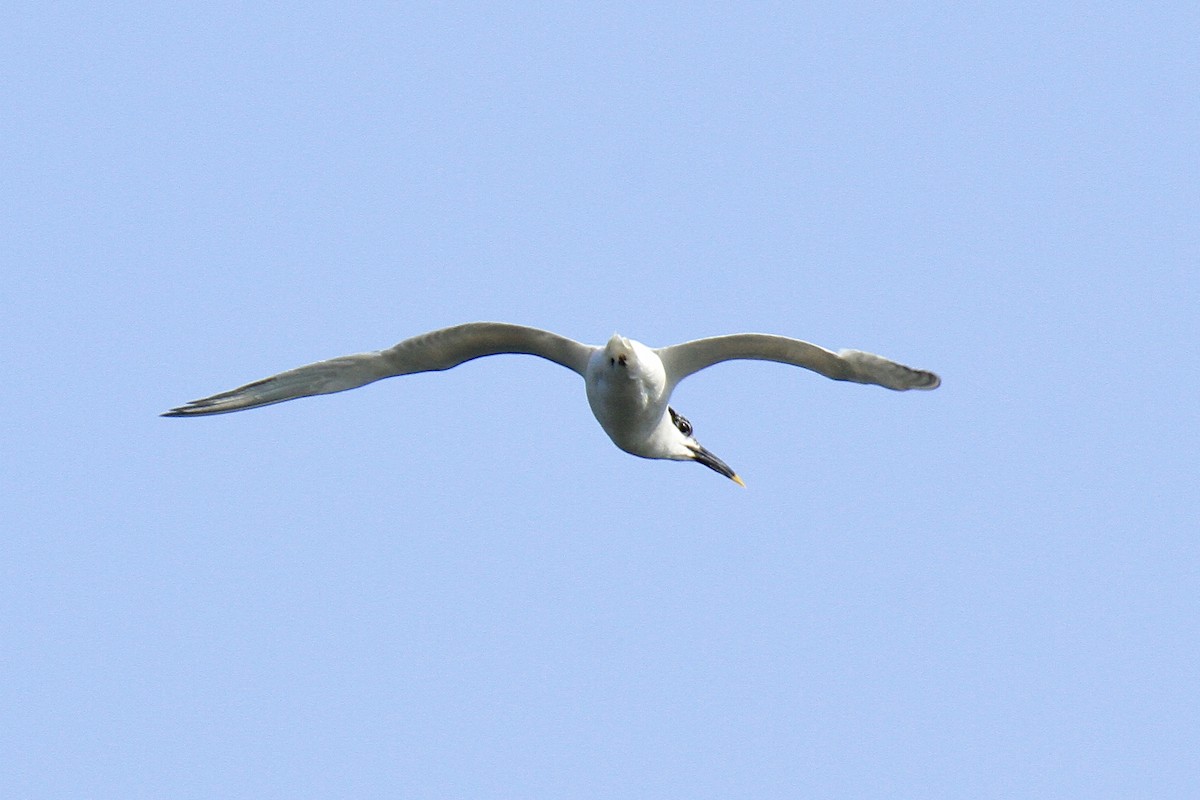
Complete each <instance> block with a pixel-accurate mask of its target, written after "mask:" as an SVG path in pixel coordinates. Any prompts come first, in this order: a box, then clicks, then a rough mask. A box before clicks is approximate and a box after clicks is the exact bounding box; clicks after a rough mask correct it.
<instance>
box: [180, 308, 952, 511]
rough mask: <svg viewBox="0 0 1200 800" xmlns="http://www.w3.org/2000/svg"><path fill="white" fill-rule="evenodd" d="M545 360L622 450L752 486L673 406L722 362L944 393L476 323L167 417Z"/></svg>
mask: <svg viewBox="0 0 1200 800" xmlns="http://www.w3.org/2000/svg"><path fill="white" fill-rule="evenodd" d="M504 353H520V354H527V355H533V356H538V357H540V358H543V359H546V360H547V361H552V362H554V363H555V364H559V365H561V366H563V367H566V368H567V369H569V370H571V371H572V372H575V373H577V374H578V375H580V376H581V377H582V378H583V380H584V386H585V389H586V391H587V399H588V405H589V406H590V407H591V410H592V414H594V415H595V417H596V421H597V422H599V423H600V427H601V428H603V429H604V432H605V433H606V434H608V437H609V438H610V439H611V440H612V442H613V444H615V445H616V446H617V447H619V448H620V449H621V450H624V451H625V452H626V453H630V454H632V455H635V456H640V457H642V458H650V459H667V460H672V461H694V462H696V463H699V464H703V465H704V466H706V467H708V468H709V469H711V470H714V471H715V472H717V473H719V474H721V475H723V476H725V477H727V478H729V479H730V480H732V481H734V482H735V483H737V484H739V485H740V486H743V487H744V486H745V485H746V484H745V482H744V481H743V480H742V479H741V478H740V477H739V476H738V474H737V473H736V472H734V471H733V469H732V468H730V467H729V465H728V464H726V463H725V462H724V461H722V460H721V459H719V458H717V456H716V455H714V454H713V453H712V452H711V451H710V450H708V449H707V448H705V447H704V446H703V445H701V444H700V442H699V441H697V439H696V436H695V432H694V429H693V428H692V424H691V422H689V421H688V420H687V419H686V418H685V417H684V416H683V415H682V414H680V413H679V412H677V411H676V410H675V409H674V408H673V407H671V405H670V399H671V393H672V392H673V391H674V390H675V387H676V386H678V385H679V382H680V381H682V380H683V379H684V378H686V377H688V376H689V375H693V374H695V373H696V372H699V371H700V370H702V369H705V368H706V367H711V366H712V365H714V364H718V363H721V362H723V361H731V360H735V359H749V360H757V361H775V362H779V363H782V364H790V365H792V366H797V367H803V368H805V369H808V370H812V371H813V372H816V373H817V374H819V375H824V376H825V377H827V378H832V379H833V380H837V381H852V382H854V383H864V384H874V385H876V386H883V387H885V388H887V389H893V390H895V391H905V390H908V389H924V390H929V389H936V388H937V387H938V386H939V385H940V384H941V379H940V378H939V377H938V376H937V375H935V374H934V373H932V372H928V371H925V370H919V369H913V368H912V367H906V366H904V365H903V364H897V363H896V362H894V361H890V360H888V359H886V358H883V357H882V356H877V355H874V354H872V353H865V352H863V351H861V350H840V351H838V352H833V351H832V350H826V349H825V348H823V347H819V346H817V345H815V344H811V343H809V342H805V341H801V340H799V339H791V338H788V337H786V336H776V335H773V334H765V333H734V334H729V335H725V336H713V337H710V338H705V339H695V340H693V341H689V342H684V343H682V344H676V345H671V346H669V347H659V348H653V347H648V346H646V345H644V344H642V343H641V342H638V341H635V340H633V339H627V338H625V337H624V336H621V335H620V334H613V335H612V337H611V338H610V339H609V340H608V342H607V343H605V344H604V345H587V344H583V343H581V342H577V341H575V340H574V339H569V338H567V337H565V336H560V335H559V334H556V333H552V332H551V331H546V330H541V329H539V328H531V327H527V326H524V325H514V324H511V323H506V322H468V323H464V324H462V325H453V326H451V327H448V328H441V329H439V330H435V331H430V332H428V333H423V334H420V335H418V336H413V337H411V338H409V339H405V340H404V341H402V342H400V343H399V344H396V345H394V346H392V347H389V348H387V349H384V350H375V351H371V352H367V353H356V354H353V355H347V356H340V357H338V358H331V359H328V360H326V361H318V362H316V363H313V364H307V365H305V366H302V367H297V368H296V369H291V370H288V371H286V372H281V373H279V374H278V375H272V376H271V377H269V378H263V379H262V380H258V381H254V382H253V383H247V384H246V385H245V386H239V387H238V388H236V389H231V390H229V391H227V392H220V393H218V394H214V395H211V396H209V397H203V398H200V399H199V400H192V401H191V402H189V403H186V404H185V405H182V406H179V407H177V408H173V409H171V410H169V411H166V412H164V413H163V414H162V415H161V416H164V417H199V416H208V415H212V414H227V413H229V412H233V411H243V410H245V409H249V408H258V407H260V406H267V405H272V404H274V403H282V402H285V401H287V400H295V399H296V398H299V397H309V396H312V395H319V394H331V393H333V392H342V391H346V390H347V389H356V388H358V387H359V386H365V385H366V384H368V383H372V382H374V381H378V380H382V379H383V378H391V377H396V376H399V375H412V374H414V373H418V372H434V371H440V370H447V369H450V368H451V367H456V366H458V365H459V364H463V363H465V362H467V361H471V360H473V359H476V358H482V357H483V356H493V355H499V354H504Z"/></svg>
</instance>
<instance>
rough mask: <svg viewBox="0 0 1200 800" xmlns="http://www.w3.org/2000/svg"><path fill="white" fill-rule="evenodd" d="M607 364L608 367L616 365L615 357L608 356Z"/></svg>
mask: <svg viewBox="0 0 1200 800" xmlns="http://www.w3.org/2000/svg"><path fill="white" fill-rule="evenodd" d="M608 365H609V366H610V367H615V366H616V365H617V360H616V359H615V358H609V359H608Z"/></svg>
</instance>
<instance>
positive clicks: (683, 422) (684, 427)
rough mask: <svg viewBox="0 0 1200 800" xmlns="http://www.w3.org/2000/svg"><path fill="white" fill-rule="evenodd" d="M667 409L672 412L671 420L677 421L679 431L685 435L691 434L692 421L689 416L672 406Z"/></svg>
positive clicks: (676, 425)
mask: <svg viewBox="0 0 1200 800" xmlns="http://www.w3.org/2000/svg"><path fill="white" fill-rule="evenodd" d="M667 410H668V411H670V412H671V422H674V423H675V427H676V428H678V429H679V432H680V433H682V434H683V435H684V436H691V435H692V423H690V422H688V420H687V417H685V416H683V414H680V413H679V412H678V411H676V410H675V409H673V408H671V407H670V406H668V407H667Z"/></svg>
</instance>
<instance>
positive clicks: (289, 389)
mask: <svg viewBox="0 0 1200 800" xmlns="http://www.w3.org/2000/svg"><path fill="white" fill-rule="evenodd" d="M593 350H595V348H594V347H591V346H589V345H585V344H581V343H579V342H576V341H574V340H573V339H568V338H566V337H565V336H559V335H558V334H556V333H551V332H550V331H544V330H540V329H538V328H527V327H525V326H523V325H510V324H508V323H505V322H468V323H466V324H464V325H455V326H453V327H450V328H442V329H441V330H436V331H430V332H429V333H423V334H421V335H420V336H414V337H412V338H411V339H405V340H404V341H402V342H400V343H399V344H397V345H395V346H394V347H389V348H388V349H387V350H376V351H374V352H370V353H357V354H355V355H349V356H341V357H339V358H331V359H329V360H328V361H318V362H317V363H315V364H308V365H306V366H303V367H297V368H296V369H292V370H288V371H287V372H281V373H279V374H278V375H272V376H271V377H270V378H263V379H262V380H260V381H255V382H253V383H248V384H246V385H245V386H239V387H238V388H237V389H232V390H230V391H228V392H221V393H220V394H214V395H212V396H211V397H204V398H201V399H200V400H193V401H191V402H190V403H188V404H186V405H183V406H180V407H179V408H173V409H171V410H170V411H168V412H166V413H165V414H163V415H162V416H164V417H194V416H201V415H204V414H225V413H228V412H230V411H241V410H243V409H247V408H257V407H259V406H266V405H270V404H272V403H282V402H284V401H285V400H295V399H296V398H297V397H308V396H310V395H316V394H330V393H332V392H343V391H345V390H347V389H356V388H358V387H359V386H364V385H366V384H368V383H371V382H373V381H377V380H381V379H383V378H391V377H394V376H397V375H411V374H413V373H415V372H431V371H434V370H443V369H450V368H451V367H456V366H458V365H459V364H462V363H463V362H465V361H470V360H472V359H475V358H480V357H482V356H492V355H498V354H501V353H525V354H528V355H534V356H539V357H541V358H545V359H547V360H549V361H553V362H554V363H556V364H561V365H562V366H564V367H566V368H567V369H570V370H573V371H575V372H577V373H579V374H580V375H583V373H584V370H586V369H587V362H588V357H589V356H591V354H592V351H593Z"/></svg>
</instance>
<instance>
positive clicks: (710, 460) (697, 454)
mask: <svg viewBox="0 0 1200 800" xmlns="http://www.w3.org/2000/svg"><path fill="white" fill-rule="evenodd" d="M667 411H668V412H669V416H670V419H671V428H672V429H673V430H674V435H671V436H670V439H671V441H670V446H671V455H670V456H668V458H672V459H674V460H676V461H695V462H697V463H700V464H703V465H704V466H706V467H708V468H709V469H711V470H713V471H715V472H719V473H721V474H722V475H724V476H725V477H726V478H729V480H731V481H733V482H734V483H736V484H737V485H738V486H741V487H743V488H744V487H745V486H746V484H745V483H743V482H742V479H741V478H739V477H738V474H737V473H736V472H734V471H733V469H732V468H731V467H730V466H729V465H728V464H726V463H725V462H724V461H722V460H721V459H719V458H717V457H716V456H715V455H713V453H712V452H711V451H710V450H708V448H706V447H704V445H702V444H700V443H699V442H698V441H696V437H695V435H694V434H693V433H692V423H690V422H688V421H687V418H686V417H684V416H683V415H682V414H680V413H679V412H678V411H676V410H675V409H673V408H671V407H670V406H667Z"/></svg>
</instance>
